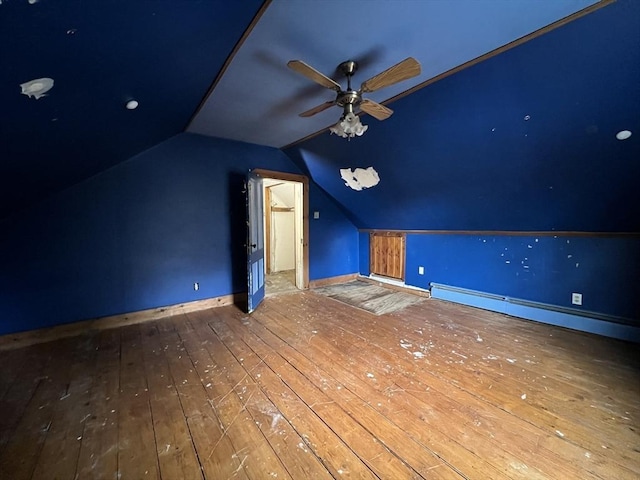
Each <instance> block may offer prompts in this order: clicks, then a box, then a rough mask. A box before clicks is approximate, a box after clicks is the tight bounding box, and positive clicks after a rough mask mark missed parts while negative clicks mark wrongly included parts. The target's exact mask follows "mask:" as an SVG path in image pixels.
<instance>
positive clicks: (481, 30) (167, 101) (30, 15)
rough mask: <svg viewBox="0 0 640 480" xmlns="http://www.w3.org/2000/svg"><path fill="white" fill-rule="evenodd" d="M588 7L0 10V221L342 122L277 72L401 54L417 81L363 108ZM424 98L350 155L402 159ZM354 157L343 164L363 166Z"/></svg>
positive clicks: (199, 4) (162, 5)
mask: <svg viewBox="0 0 640 480" xmlns="http://www.w3.org/2000/svg"><path fill="white" fill-rule="evenodd" d="M595 3H597V2H596V1H595V0H556V1H553V2H551V1H549V2H539V1H536V0H512V1H509V2H502V1H500V2H497V1H494V0H451V1H447V2H442V1H436V0H433V1H431V0H425V1H414V0H396V1H394V2H389V1H386V0H371V1H364V0H350V1H344V2H337V1H333V0H330V1H323V2H317V1H311V0H286V1H285V0H274V1H273V2H266V3H263V2H262V0H243V1H242V2H229V1H204V0H203V1H195V0H194V1H190V2H184V1H182V0H161V1H153V2H152V1H146V0H127V1H125V0H117V1H116V0H114V1H109V2H72V1H68V2H61V1H54V0H0V41H1V42H2V43H1V45H2V60H1V62H2V68H1V69H0V102H1V103H0V104H1V105H2V109H1V113H0V218H3V217H6V216H8V215H11V214H12V213H15V212H17V211H19V210H20V209H23V208H26V207H28V206H30V205H32V204H34V203H35V202H38V201H41V200H42V199H45V198H46V197H47V196H48V195H50V194H52V193H54V192H57V191H60V190H62V189H64V188H67V187H69V186H70V185H72V184H74V183H77V182H80V181H82V180H83V179H86V178H88V177H90V176H92V175H95V174H97V173H99V172H101V171H103V170H105V169H107V168H109V167H111V166H113V165H115V164H117V163H119V162H122V161H125V160H127V159H128V158H131V157H132V156H135V155H136V154H138V153H140V152H141V151H143V150H146V149H148V148H149V147H151V146H153V145H155V144H158V143H160V142H162V141H164V140H166V139H167V138H169V137H171V136H173V135H176V134H178V133H181V132H184V131H188V132H192V133H200V134H204V135H209V136H216V137H222V138H230V139H235V140H241V141H245V142H249V143H257V144H262V145H270V146H277V147H282V146H285V145H287V144H290V143H292V142H296V141H298V140H300V139H303V138H305V137H307V136H308V135H310V134H313V133H314V132H317V131H319V130H322V129H324V128H326V127H327V126H328V125H330V124H332V123H334V122H335V121H336V120H337V117H338V116H339V114H340V112H339V110H337V109H330V110H328V111H325V112H323V113H322V114H319V115H317V116H315V117H313V118H307V119H301V118H299V117H298V113H299V112H302V111H304V110H306V109H308V108H310V107H312V106H314V105H316V104H319V103H322V102H324V101H326V100H330V99H331V98H332V92H331V91H329V90H326V89H323V88H322V87H319V86H317V85H315V84H313V83H312V82H310V81H309V80H307V79H306V78H304V77H301V76H300V75H297V74H295V73H294V72H292V71H290V70H289V69H287V68H286V62H287V61H288V60H291V59H301V60H304V61H305V62H307V63H309V64H311V65H312V66H314V67H315V68H317V69H318V70H320V71H322V72H324V73H326V74H327V75H329V76H331V77H334V78H336V79H337V80H340V78H339V76H336V71H335V69H336V66H337V65H338V64H339V63H340V62H342V61H343V60H346V59H348V58H351V59H355V60H357V61H359V62H360V63H361V68H360V70H359V71H358V72H357V77H356V83H357V82H360V81H362V80H364V79H366V78H368V77H370V76H372V75H374V74H376V73H378V72H379V71H381V70H384V69H385V68H387V67H389V66H390V65H392V64H395V63H396V62H398V61H400V60H402V59H403V58H406V57H407V56H413V57H415V58H417V59H418V60H419V61H420V62H421V64H422V66H423V72H422V74H421V75H420V76H419V77H417V78H415V79H412V80H410V81H406V82H403V83H401V84H399V85H397V86H394V87H389V88H387V89H383V90H381V91H379V92H374V93H373V94H371V96H370V98H372V99H373V100H376V101H378V102H384V101H386V100H388V99H390V98H391V97H393V96H395V95H396V94H399V93H401V92H403V91H405V90H406V89H409V88H411V87H413V86H415V85H418V84H419V83H420V82H424V81H425V80H428V79H429V78H432V77H434V76H436V75H438V74H441V73H442V72H445V71H447V70H449V69H451V68H454V67H456V66H457V65H460V64H462V63H464V62H467V61H469V60H471V59H473V58H476V57H478V56H480V55H483V54H484V53H487V52H489V51H491V50H494V49H496V48H498V47H500V46H502V45H504V44H506V43H509V42H511V41H513V40H516V39H518V38H520V37H523V36H525V35H527V34H530V33H531V32H533V31H535V30H538V29H540V28H542V27H544V26H546V25H548V24H551V23H552V22H555V21H558V20H560V19H562V18H565V17H567V16H569V15H571V14H574V13H575V12H579V11H581V10H582V9H585V8H588V7H590V6H592V5H593V4H595ZM623 3H624V5H627V4H628V2H623ZM615 6H616V4H613V5H612V6H608V7H605V8H604V9H602V10H607V9H610V8H612V7H615ZM596 13H598V12H596ZM632 13H633V14H637V10H633V12H632ZM592 15H595V14H594V13H592V14H589V15H588V16H587V17H585V18H589V17H591V16H592ZM254 20H255V24H253V25H252V21H254ZM561 28H565V27H561ZM245 33H246V34H247V35H246V38H243V35H245ZM552 33H553V32H552ZM546 35H549V34H545V35H544V36H543V37H541V38H544V37H545V36H546ZM234 47H238V49H237V51H236V50H234ZM613 48H614V50H615V47H613ZM614 53H616V54H617V53H618V52H614ZM554 55H555V54H554V53H553V51H552V50H550V51H548V52H547V56H551V57H553V56H554ZM501 56H502V55H500V56H499V57H497V58H500V57H501ZM41 77H49V78H52V79H53V80H54V86H53V88H52V89H51V91H49V92H48V94H47V96H45V97H42V98H39V99H35V98H33V97H31V98H30V97H27V96H26V95H22V94H21V90H20V85H21V84H22V83H24V82H27V81H29V80H33V79H37V78H41ZM438 83H439V82H438ZM434 85H437V84H434ZM471 86H473V82H471ZM431 88H432V87H431V86H430V87H427V88H425V89H423V90H418V92H417V93H413V94H411V95H410V96H408V97H405V98H404V99H403V100H401V101H398V102H393V103H392V104H391V105H390V106H391V108H393V109H394V110H396V114H395V115H394V117H392V119H391V120H387V121H386V122H382V123H376V122H377V121H375V120H373V119H371V118H370V117H367V116H365V117H364V118H365V119H367V121H368V123H370V124H371V127H370V131H369V132H368V133H367V136H366V138H365V137H363V138H360V139H358V141H362V140H364V142H361V143H359V144H358V145H360V146H363V147H364V146H365V145H366V148H367V149H369V151H376V150H377V148H378V147H381V148H385V149H386V148H389V149H392V150H393V148H394V147H393V145H395V146H396V147H397V148H404V147H403V146H405V145H406V143H405V140H404V136H403V133H404V128H402V127H398V125H400V122H404V123H406V122H414V121H415V120H416V118H417V117H422V116H423V115H425V114H426V115H427V117H425V118H429V119H430V120H431V121H433V118H432V117H430V116H429V115H434V113H433V112H437V111H438V109H437V108H436V109H434V108H433V105H434V103H435V104H437V102H438V101H441V102H444V101H445V100H444V99H443V98H442V97H437V98H436V97H433V96H432V95H429V94H428V93H426V92H428V91H431ZM436 88H437V87H436ZM433 91H435V90H433ZM421 92H422V93H421ZM477 93H479V94H480V93H483V92H477ZM514 95H517V93H514ZM414 97H415V100H408V99H413V98H414ZM131 99H135V100H137V101H138V102H139V107H138V108H137V109H136V110H133V111H129V110H127V109H126V108H125V104H126V102H127V101H129V100H131ZM401 102H402V103H401ZM442 108H443V109H444V108H445V106H444V105H443V107H442ZM505 108H507V107H505ZM402 109H405V110H406V113H403V112H402ZM450 111H451V110H450ZM429 112H431V113H429ZM409 115H410V116H409ZM424 121H427V120H424ZM441 121H443V120H441ZM505 121H506V120H505ZM394 122H395V123H394ZM337 140H339V141H340V142H342V143H339V144H336V143H335V141H337ZM317 142H320V143H322V142H327V143H326V146H325V147H319V146H318V145H319V144H318V143H317ZM334 145H335V146H334ZM337 145H340V147H337ZM345 145H347V147H345ZM351 145H353V146H351ZM355 145H357V144H356V143H355V141H354V142H351V143H345V142H344V141H343V140H342V139H336V138H331V137H328V134H326V135H325V134H323V135H322V136H320V137H318V139H317V140H316V143H313V148H314V149H319V150H318V151H317V155H318V156H322V155H324V154H325V153H326V152H328V151H329V150H322V149H323V148H326V149H336V150H340V149H341V148H343V147H344V148H345V149H344V150H341V151H340V152H335V151H332V152H331V155H332V156H334V155H335V158H336V159H340V158H341V155H342V156H343V155H344V154H345V152H352V153H353V154H354V155H355V153H354V152H353V150H354V149H355V148H356V147H355ZM364 151H365V150H362V151H361V152H359V153H357V155H362V154H363V152H364ZM360 158H362V157H360ZM355 159H356V157H354V156H353V155H351V156H350V157H349V162H346V166H355V165H356V163H358V162H361V163H362V162H364V160H358V162H356V163H354V160H355ZM305 161H306V160H305ZM332 161H335V160H332ZM303 163H304V162H303ZM339 163H340V165H341V166H345V163H344V162H342V161H341V160H340V161H339ZM364 163H366V162H364ZM364 163H363V164H364ZM308 167H309V170H310V171H311V173H312V174H314V167H313V166H312V165H308ZM318 178H319V180H320V181H321V182H323V183H324V185H323V188H325V189H327V190H328V191H331V190H332V188H333V186H332V185H331V182H330V181H328V180H327V181H326V182H324V179H323V176H322V175H321V174H319V175H318ZM327 178H329V177H327ZM387 178H388V177H387ZM331 181H333V180H331ZM383 184H384V183H381V185H383ZM343 193H344V192H335V196H336V198H338V199H340V198H342V196H343ZM348 193H350V192H348ZM352 214H353V216H354V218H355V217H358V218H359V216H358V215H360V214H359V213H357V212H352ZM366 223H367V222H366V221H364V220H363V222H362V224H366Z"/></svg>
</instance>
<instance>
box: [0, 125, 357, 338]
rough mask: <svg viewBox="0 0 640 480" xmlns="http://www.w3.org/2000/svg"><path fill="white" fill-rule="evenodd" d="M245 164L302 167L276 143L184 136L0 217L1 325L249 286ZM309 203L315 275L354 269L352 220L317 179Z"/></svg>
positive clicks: (38, 323) (9, 328) (72, 317)
mask: <svg viewBox="0 0 640 480" xmlns="http://www.w3.org/2000/svg"><path fill="white" fill-rule="evenodd" d="M251 168H265V169H270V170H277V171H283V172H293V173H298V172H299V171H298V169H297V168H296V167H295V165H294V164H293V163H292V162H291V161H290V160H289V159H288V158H287V157H286V156H285V155H284V154H283V153H282V152H280V151H279V150H277V149H273V148H267V147H261V146H256V145H249V144H244V143H240V142H231V141H226V140H220V139H212V138H207V137H203V136H199V135H191V134H182V135H178V136H176V137H174V138H172V139H170V140H168V141H166V142H164V143H162V144H160V145H158V146H156V147H154V148H152V149H150V150H148V151H146V152H144V153H142V154H140V155H138V156H136V157H133V158H132V159H130V160H128V161H127V162H124V163H121V164H119V165H117V166H116V167H113V168H112V169H110V170H107V171H105V172H103V173H101V174H99V175H97V176H95V177H93V178H91V179H89V180H88V181H85V182H83V183H80V184H78V185H76V186H74V187H72V188H70V189H68V190H66V191H64V192H62V193H60V194H58V195H56V196H54V197H52V198H50V199H48V200H47V201H45V202H42V203H41V204H39V205H38V206H36V207H35V208H33V209H31V210H28V211H25V212H22V213H21V214H20V215H19V216H15V217H13V218H10V219H8V220H5V221H3V222H2V223H0V230H1V231H2V235H1V237H0V265H1V269H0V322H1V325H0V334H2V333H9V332H15V331H21V330H27V329H33V328H39V327H45V326H51V325H56V324H60V323H67V322H72V321H78V320H83V319H89V318H94V317H100V316H105V315H112V314H119V313H127V312H133V311H138V310H143V309H147V308H153V307H158V306H165V305H171V304H176V303H182V302H187V301H192V300H198V299H204V298H209V297H216V296H221V295H227V294H230V293H236V292H245V291H246V272H245V269H246V253H245V250H244V244H245V235H246V226H245V215H246V214H245V199H244V193H243V180H244V178H245V175H246V172H247V171H248V170H249V169H251ZM310 205H311V208H312V209H314V210H318V211H320V212H321V217H320V219H319V220H316V221H311V224H310V246H309V247H310V248H309V250H310V277H311V279H317V278H322V277H325V276H327V277H328V276H336V275H343V274H347V273H354V272H357V270H358V253H357V252H358V237H357V230H356V229H355V227H354V226H353V224H351V223H350V222H349V221H348V220H347V219H346V218H345V217H344V216H343V215H342V214H341V212H340V211H339V209H338V208H337V207H336V206H335V204H334V203H333V201H331V200H330V199H328V197H327V196H326V195H325V194H324V193H323V192H322V190H320V189H318V188H317V187H315V186H314V185H313V184H312V185H311V189H310ZM193 282H199V283H200V290H199V291H194V290H193Z"/></svg>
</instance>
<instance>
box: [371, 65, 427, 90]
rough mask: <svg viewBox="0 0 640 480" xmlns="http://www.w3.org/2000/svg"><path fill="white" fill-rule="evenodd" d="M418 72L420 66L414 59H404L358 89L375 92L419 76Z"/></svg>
mask: <svg viewBox="0 0 640 480" xmlns="http://www.w3.org/2000/svg"><path fill="white" fill-rule="evenodd" d="M420 72H421V68H420V64H419V63H418V61H417V60H416V59H415V58H413V57H409V58H405V59H404V60H403V61H401V62H400V63H396V64H395V65H394V66H393V67H390V68H387V69H386V70H385V71H384V72H382V73H379V74H378V75H376V76H374V77H371V78H370V79H369V80H367V81H366V82H364V83H363V84H362V86H361V87H360V91H362V92H375V91H376V90H379V89H381V88H384V87H388V86H389V85H393V84H394V83H398V82H401V81H403V80H407V79H409V78H412V77H415V76H416V75H420Z"/></svg>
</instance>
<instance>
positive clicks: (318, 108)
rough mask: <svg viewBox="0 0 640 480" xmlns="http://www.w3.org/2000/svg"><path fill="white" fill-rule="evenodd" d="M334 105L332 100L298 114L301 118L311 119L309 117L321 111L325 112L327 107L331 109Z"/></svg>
mask: <svg viewBox="0 0 640 480" xmlns="http://www.w3.org/2000/svg"><path fill="white" fill-rule="evenodd" d="M335 104H336V102H334V101H333V100H332V101H330V102H324V103H321V104H320V105H318V106H316V107H313V108H311V109H309V110H307V111H306V112H302V113H301V114H300V116H301V117H311V116H313V115H315V114H316V113H320V112H322V111H323V110H326V109H327V108H329V107H333V106H334V105H335Z"/></svg>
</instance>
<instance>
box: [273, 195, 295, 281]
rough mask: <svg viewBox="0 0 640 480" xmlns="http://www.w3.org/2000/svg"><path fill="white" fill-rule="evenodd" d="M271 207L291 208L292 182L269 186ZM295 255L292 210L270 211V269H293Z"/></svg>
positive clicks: (293, 203) (293, 199)
mask: <svg viewBox="0 0 640 480" xmlns="http://www.w3.org/2000/svg"><path fill="white" fill-rule="evenodd" d="M271 205H272V206H273V207H281V208H292V209H293V207H294V206H295V188H294V184H292V183H281V184H279V185H274V186H272V187H271ZM295 262H296V256H295V214H294V211H293V210H291V211H288V212H272V214H271V270H272V272H282V271H285V270H293V269H295V266H296V263H295Z"/></svg>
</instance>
